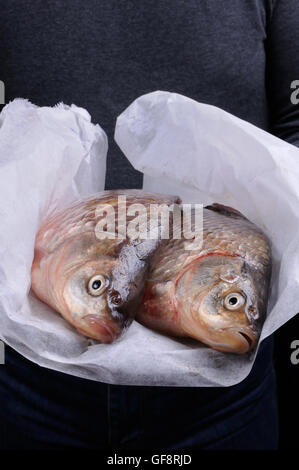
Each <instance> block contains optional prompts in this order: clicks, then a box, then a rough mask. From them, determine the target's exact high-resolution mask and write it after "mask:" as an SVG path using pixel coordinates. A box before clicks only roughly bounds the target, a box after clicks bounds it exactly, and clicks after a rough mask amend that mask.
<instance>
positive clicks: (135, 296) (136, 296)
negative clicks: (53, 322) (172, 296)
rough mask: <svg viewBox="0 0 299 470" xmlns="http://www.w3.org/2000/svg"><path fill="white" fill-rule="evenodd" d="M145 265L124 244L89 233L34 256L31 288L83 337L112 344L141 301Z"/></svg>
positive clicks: (133, 249) (129, 321) (127, 245)
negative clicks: (46, 255)
mask: <svg viewBox="0 0 299 470" xmlns="http://www.w3.org/2000/svg"><path fill="white" fill-rule="evenodd" d="M145 268H146V263H145V261H143V260H142V259H140V258H139V257H138V256H137V252H136V250H135V248H134V246H132V245H130V244H129V243H127V242H123V241H121V242H118V241H115V240H107V241H104V242H101V243H99V242H98V241H97V240H96V239H95V237H94V234H85V235H84V236H82V235H80V236H79V237H76V238H73V239H71V240H68V241H67V242H66V243H64V244H62V245H61V246H60V247H59V249H57V250H56V251H55V252H54V253H52V254H51V255H50V256H49V257H47V258H46V259H45V260H43V259H42V256H38V254H37V253H36V254H35V260H34V263H33V266H32V272H31V279H32V288H33V290H34V292H35V293H36V294H37V296H38V297H39V298H40V299H41V300H43V301H44V302H46V303H48V304H49V305H50V306H52V307H53V308H54V309H55V310H57V311H58V312H60V313H61V314H62V316H63V317H64V318H65V319H66V320H67V321H69V322H70V323H71V324H72V325H73V326H75V328H76V329H77V330H78V331H79V332H80V333H82V334H84V335H85V336H87V337H90V338H93V339H97V340H99V341H101V342H102V343H112V342H113V341H115V340H116V339H117V338H118V337H119V336H120V335H121V334H122V332H123V331H124V330H125V329H126V328H127V327H128V326H129V324H130V323H131V321H132V319H133V317H134V315H135V312H136V310H137V308H138V306H139V304H140V302H141V298H142V294H143V285H144V273H145Z"/></svg>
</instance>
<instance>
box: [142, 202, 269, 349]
mask: <svg viewBox="0 0 299 470" xmlns="http://www.w3.org/2000/svg"><path fill="white" fill-rule="evenodd" d="M192 227H193V228H194V223H193V225H192ZM184 243H186V242H185V241H184V239H183V237H181V238H180V239H179V238H178V239H175V238H172V239H169V241H168V242H167V243H164V244H162V245H161V246H160V247H159V248H158V249H157V251H156V252H155V253H154V254H153V256H152V258H151V260H150V265H149V269H148V272H147V277H146V282H145V291H144V297H143V301H142V303H141V305H140V308H139V311H138V313H137V316H136V320H137V321H138V322H139V323H140V324H142V325H144V326H146V327H148V328H151V329H153V330H156V331H158V332H160V333H163V334H166V335H168V336H175V337H189V338H194V339H195V340H198V341H200V342H201V343H203V344H205V345H206V346H208V347H210V348H212V349H215V350H218V351H221V352H226V353H234V354H245V353H247V352H249V351H251V350H253V349H254V348H255V347H256V345H257V343H258V339H259V336H260V332H261V327H262V324H263V322H264V319H265V315H266V309H267V300H268V295H269V284H270V278H271V246H270V241H269V240H268V238H267V237H266V235H265V234H264V233H263V231H262V230H261V229H259V228H258V227H257V226H256V225H255V224H253V223H252V222H250V221H249V220H247V219H246V218H245V217H244V216H243V215H242V214H241V213H240V212H238V211H237V210H235V209H233V208H230V207H227V206H223V205H221V204H217V203H215V204H212V205H210V206H207V207H205V208H203V225H202V244H201V246H200V245H198V248H195V249H194V250H186V248H185V245H184Z"/></svg>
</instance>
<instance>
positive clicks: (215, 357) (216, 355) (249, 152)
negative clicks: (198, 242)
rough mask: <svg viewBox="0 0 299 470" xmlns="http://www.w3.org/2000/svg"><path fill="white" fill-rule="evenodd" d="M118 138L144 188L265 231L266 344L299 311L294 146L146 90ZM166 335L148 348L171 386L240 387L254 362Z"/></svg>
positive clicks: (298, 166) (298, 182) (298, 174)
mask: <svg viewBox="0 0 299 470" xmlns="http://www.w3.org/2000/svg"><path fill="white" fill-rule="evenodd" d="M115 140H116V142H117V143H118V145H119V147H120V148H121V150H122V151H123V152H124V154H125V155H126V156H127V158H128V159H129V160H130V162H131V163H132V165H133V166H134V167H135V168H136V169H138V170H140V171H142V172H143V173H144V175H145V176H144V189H145V190H146V191H155V192H165V193H172V194H178V195H179V196H181V197H182V199H183V202H193V203H203V204H209V203H212V202H220V203H223V204H227V205H229V206H232V207H234V208H236V209H238V210H239V211H240V212H242V213H243V214H244V215H245V216H246V217H248V218H249V219H250V220H251V221H253V222H254V223H256V224H257V225H258V226H259V227H261V228H262V229H263V230H264V232H265V233H266V234H267V235H268V237H269V239H270V240H271V242H272V250H273V274H272V287H271V295H270V300H269V307H268V313H267V318H266V321H265V324H264V326H263V330H262V335H261V339H260V342H261V341H262V340H263V339H264V338H266V337H267V336H268V335H270V334H271V333H273V332H274V331H275V330H277V329H278V328H279V327H280V326H281V325H283V324H284V323H285V322H286V321H288V320H289V319H290V318H292V317H293V316H295V315H296V314H297V312H299V295H298V293H299V149H298V148H297V147H295V146H293V145H291V144H288V143H286V142H284V141H283V140H281V139H278V138H276V137H274V136H272V135H271V134H269V133H267V132H265V131H263V130H261V129H259V128H257V127H255V126H253V125H251V124H250V123H248V122H246V121H243V120H241V119H239V118H237V117H235V116H233V115H231V114H229V113H227V112H225V111H223V110H221V109H219V108H217V107H214V106H210V105H206V104H201V103H197V102H196V101H194V100H192V99H189V98H187V97H185V96H182V95H178V94H175V93H168V92H161V91H158V92H154V93H149V94H147V95H144V96H141V97H140V98H138V99H137V100H136V101H134V102H133V103H132V104H131V105H130V106H129V107H128V108H127V109H126V110H125V111H124V112H123V113H122V114H121V115H120V116H119V117H118V120H117V124H116V131H115ZM290 340H291V339H290ZM159 341H160V345H161V347H162V349H160V350H158V349H157V350H155V346H154V341H153V340H152V335H150V336H149V338H148V341H147V343H146V349H147V353H149V352H150V351H151V352H152V357H153V368H154V367H156V373H157V375H159V376H160V377H161V378H162V376H163V380H162V383H163V384H165V385H168V384H172V383H173V382H175V383H176V384H178V385H196V386H206V385H211V386H213V385H215V386H216V385H224V386H225V385H233V384H235V383H238V382H240V381H241V380H243V379H244V378H245V377H246V376H247V375H248V374H249V372H250V370H251V368H252V365H253V362H254V359H255V356H253V357H249V356H247V355H246V356H235V355H231V354H223V353H220V352H217V351H213V350H212V349H209V348H207V347H206V346H203V345H200V344H197V345H196V344H194V343H193V342H192V344H191V343H190V345H188V342H185V344H184V345H182V342H178V341H177V342H175V341H173V342H171V341H170V340H169V339H166V338H165V339H164V340H163V339H162V338H160V337H159ZM175 364H176V365H177V368H175V367H174V365H175ZM170 365H171V367H170ZM174 373H175V374H176V375H173V374H174Z"/></svg>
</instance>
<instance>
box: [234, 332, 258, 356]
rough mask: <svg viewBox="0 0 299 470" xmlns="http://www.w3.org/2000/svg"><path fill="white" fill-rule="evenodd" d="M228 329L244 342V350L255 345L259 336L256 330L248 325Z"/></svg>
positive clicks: (250, 348) (246, 350) (248, 349)
mask: <svg viewBox="0 0 299 470" xmlns="http://www.w3.org/2000/svg"><path fill="white" fill-rule="evenodd" d="M230 331H232V332H233V333H234V334H236V335H238V337H239V338H240V339H242V342H243V344H244V352H248V351H250V350H252V349H253V348H254V347H255V346H256V344H257V341H258V338H259V334H258V331H255V330H253V329H252V328H250V327H247V328H238V329H236V328H234V329H232V330H230Z"/></svg>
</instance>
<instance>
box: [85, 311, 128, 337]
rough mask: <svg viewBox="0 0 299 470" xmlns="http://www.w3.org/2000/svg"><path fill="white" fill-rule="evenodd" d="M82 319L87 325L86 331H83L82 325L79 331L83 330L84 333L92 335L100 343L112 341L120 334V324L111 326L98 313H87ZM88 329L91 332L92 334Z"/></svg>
mask: <svg viewBox="0 0 299 470" xmlns="http://www.w3.org/2000/svg"><path fill="white" fill-rule="evenodd" d="M82 320H83V323H85V325H86V326H87V327H88V331H85V330H84V327H83V328H81V331H83V332H84V331H85V333H84V334H85V335H86V334H87V335H88V336H89V337H93V338H94V339H97V340H99V341H101V342H102V343H113V341H115V340H116V339H117V338H118V337H119V336H120V334H121V328H120V326H118V325H116V326H115V327H112V326H111V325H110V324H109V322H107V321H106V320H105V319H103V318H102V317H101V316H99V315H94V314H88V315H85V316H84V317H83V319H82ZM90 330H91V331H92V332H93V335H92V336H91V334H90Z"/></svg>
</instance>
